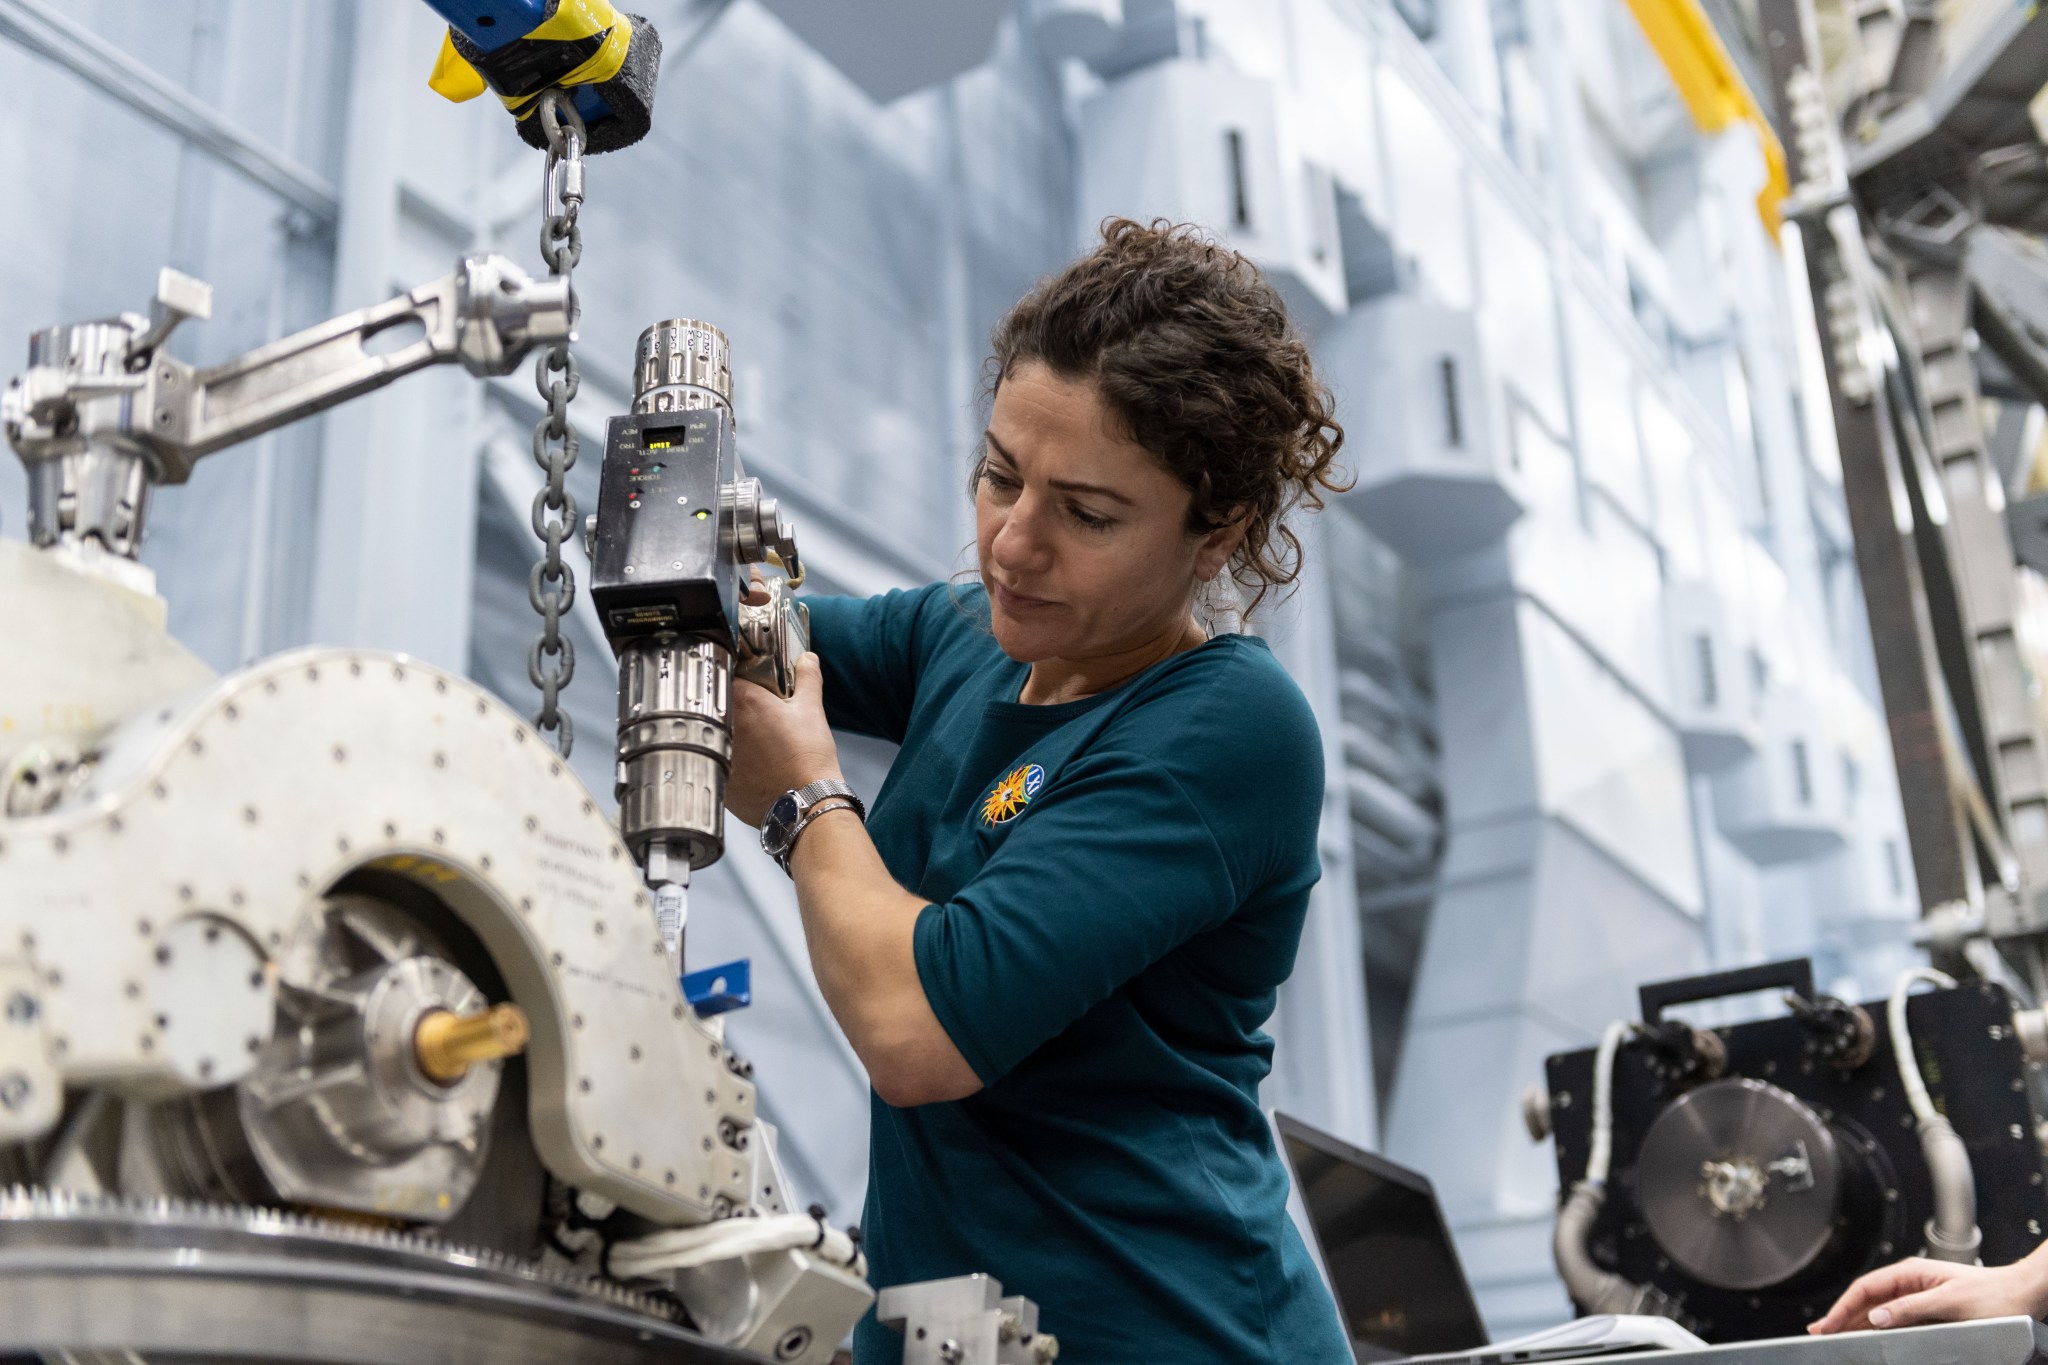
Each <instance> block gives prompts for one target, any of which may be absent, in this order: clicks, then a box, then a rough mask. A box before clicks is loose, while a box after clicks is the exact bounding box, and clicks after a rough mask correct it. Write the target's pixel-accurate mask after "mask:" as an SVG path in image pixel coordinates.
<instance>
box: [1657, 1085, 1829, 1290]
mask: <svg viewBox="0 0 2048 1365" xmlns="http://www.w3.org/2000/svg"><path fill="white" fill-rule="evenodd" d="M1841 1191H1842V1163H1841V1156H1840V1153H1839V1152H1838V1151H1837V1149H1836V1146H1835V1139H1834V1135H1833V1134H1832V1133H1830V1132H1829V1131H1828V1127H1827V1125H1826V1124H1825V1123H1823V1122H1821V1120H1820V1116H1819V1115H1817V1114H1815V1113H1814V1112H1813V1110H1811V1109H1809V1108H1807V1106H1806V1105H1805V1104H1803V1103H1801V1102H1800V1101H1799V1100H1798V1099H1796V1098H1794V1097H1793V1096H1792V1095H1790V1094H1787V1093H1786V1092H1785V1091H1783V1090H1780V1089H1779V1088H1778V1087H1776V1086H1774V1085H1766V1084H1765V1083H1764V1082H1762V1081H1754V1080H1739V1079H1737V1080H1725V1081H1715V1082H1713V1083H1712V1084H1710V1085H1703V1086H1701V1087H1699V1088H1698V1089H1697V1090H1693V1091H1689V1092H1688V1093H1686V1094H1685V1095H1682V1096H1680V1097H1679V1098H1678V1099H1676V1100H1674V1101H1672V1103H1671V1104H1669V1105H1667V1106H1666V1107H1665V1109H1664V1112H1663V1113H1661V1114H1659V1115H1658V1116H1657V1118H1656V1120H1655V1121H1654V1122H1652V1123H1651V1124H1650V1127H1649V1131H1648V1132H1646V1133H1645V1134H1644V1135H1643V1145H1642V1150H1641V1153H1640V1154H1639V1156H1638V1157H1637V1160H1636V1202H1637V1205H1638V1206H1639V1207H1640V1208H1641V1209H1642V1213H1643V1220H1644V1221H1645V1222H1646V1223H1648V1224H1649V1227H1650V1235H1651V1236H1652V1237H1654V1238H1655V1239H1656V1241H1657V1245H1658V1246H1659V1247H1660V1248H1662V1249H1663V1252H1664V1254H1665V1255H1666V1256H1668V1257H1670V1258H1671V1260H1672V1261H1673V1262H1675V1263H1676V1264H1677V1265H1678V1266H1680V1267H1681V1268H1682V1269H1684V1270H1685V1272H1686V1273H1687V1274H1689V1275H1691V1276H1692V1277H1693V1278H1694V1279H1696V1280H1699V1281H1701V1282H1702V1283H1704V1284H1709V1285H1713V1286H1715V1287H1716V1288H1719V1289H1762V1288H1764V1287H1766V1286H1769V1285H1774V1284H1781V1283H1783V1282H1784V1281H1786V1280H1788V1279H1790V1278H1791V1277H1792V1276H1794V1275H1797V1274H1798V1273H1799V1272H1800V1271H1802V1270H1804V1269H1806V1268H1807V1267H1808V1266H1810V1265H1812V1264H1813V1263H1814V1261H1815V1260H1816V1259H1818V1258H1819V1257H1820V1255H1821V1253H1822V1252H1823V1251H1825V1250H1826V1249H1827V1246H1828V1243H1829V1241H1830V1240H1831V1239H1832V1238H1833V1236H1834V1229H1835V1214H1836V1212H1837V1210H1838V1208H1839V1206H1840V1203H1841Z"/></svg>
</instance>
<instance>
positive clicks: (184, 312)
mask: <svg viewBox="0 0 2048 1365" xmlns="http://www.w3.org/2000/svg"><path fill="white" fill-rule="evenodd" d="M212 305H213V291H212V289H211V287H210V286H208V285H206V284H203V283H201V282H200V281H198V280H194V279H191V278H189V277H187V276H185V275H181V274H179V273H178V272H177V271H175V270H168V269H167V270H165V271H163V272H162V273H161V275H160V276H159V278H158V282H157V291H156V298H155V299H154V300H153V301H152V302H151V305H150V315H149V316H148V317H146V318H145V317H142V316H140V315H139V314H135V313H124V314H122V315H121V316H120V317H117V318H106V319H102V320H99V321H95V322H85V323H73V324H69V325H65V326H58V327H51V328H47V329H45V330H44V331H41V332H38V333H36V334H35V335H34V336H33V337H31V338H30V340H29V368H28V370H27V371H26V372H25V373H24V374H22V375H19V376H18V377H16V378H15V379H14V380H13V381H11V382H10V383H9V384H8V386H7V389H6V391H5V392H4V393H0V428H4V429H5V431H6V433H7V440H8V444H10V445H12V446H13V447H14V451H15V453H16V454H17V455H19V456H20V457H21V459H22V461H23V463H24V464H26V465H27V466H28V472H29V520H30V526H29V533H30V537H31V538H32V539H33V540H34V541H35V543H36V544H37V545H42V546H48V545H53V544H57V543H60V542H64V541H72V542H81V543H82V542H84V541H87V540H97V541H98V542H99V543H100V545H101V546H102V547H103V548H105V549H106V550H109V551H112V552H114V553H116V554H120V555H125V556H128V557H130V558H133V557H134V555H135V553H136V550H137V549H138V547H139V545H140V543H141V539H142V525H143V515H144V511H145V507H146V503H147V498H148V492H149V489H150V488H152V487H154V486H156V485H157V484H172V483H183V482H185V480H186V479H188V478H190V477H191V474H192V467H193V465H195V464H197V463H198V461H199V460H200V458H201V457H202V456H206V455H211V454H212V453H214V452H215V451H217V450H222V449H225V448H226V447H228V446H231V445H235V444H237V443H238V442H241V441H246V440H248V439H250V438H251V437H254V436H260V435H262V434H263V433H264V432H267V431H273V430H275V429H276V428H278V427H281V426H284V425H286V424H287V423H290V422H296V421H299V420H300V419H302V418H306V417H311V416H313V415H314V414H315V413H319V412H323V411H325V410H326V409H328V408H331V407H333V406H335V405H336V404H338V403H344V402H346V401H348V400H349V399H351V398H355V397H357V396H359V395H361V394H365V393H368V392H370V391H371V390H373V389H379V388H382V387H383V386H384V385H386V384H389V383H390V382H391V381H392V380H394V379H397V378H399V377H400V376H402V375H407V374H410V373H412V372H413V371H414V370H417V369H422V368H424V367H425V366H428V365H436V364H442V363H445V362H448V361H460V362H461V363H462V366H463V368H464V369H466V370H468V371H469V372H470V373H471V374H474V375H478V376H483V375H500V374H506V373H509V372H510V371H511V370H512V369H513V368H514V367H516V366H517V365H518V364H519V363H520V361H521V360H523V359H524V358H525V356H526V354H527V353H528V352H529V351H530V350H532V349H533V347H535V346H537V345H542V344H545V343H548V342H552V341H559V340H564V339H573V337H572V330H573V329H572V319H573V318H574V316H575V309H574V300H573V297H572V295H571V292H570V288H569V284H568V282H567V281H566V280H542V281H536V280H534V279H532V278H531V277H529V276H528V275H527V274H526V273H525V272H523V271H521V270H520V269H519V267H517V266H516V265H514V264H513V263H512V262H511V261H509V260H507V259H506V258H505V257H503V256H497V255H491V256H473V257H468V258H466V259H464V260H462V261H461V262H460V263H459V264H458V265H457V266H456V268H455V270H454V272H453V273H452V274H449V275H446V276H444V277H442V278H441V279H438V280H435V281H433V282H432V283H431V284H424V285H421V286H420V287H419V288H417V289H415V290H413V291H412V292H410V293H408V294H405V295H403V296H401V297H399V298H395V299H391V300H390V301H388V302H385V303H380V304H376V305H374V306H372V307H369V308H362V309H358V310H356V311H355V312H352V313H345V314H343V315H342V316H340V317H337V318H332V319H329V320H328V321H326V322H323V323H320V324H318V325H316V326H313V327H309V328H307V329H306V330H305V331H303V332H300V333H298V334H297V335H295V336H289V337H286V338H284V339H283V340H281V341H274V342H272V343H271V344H269V345H268V346H262V347H259V348H257V349H256V350H254V351H251V352H249V353H248V354H247V355H243V356H239V357H237V358H236V359H233V360H230V361H227V362H225V363H223V364H220V365H214V366H210V367H207V368H204V369H201V368H198V367H196V366H192V365H188V364H186V363H185V362H183V361H181V360H177V359H175V358H174V357H172V356H169V355H165V354H163V353H162V349H161V348H162V345H163V342H164V341H165V339H166V338H167V337H168V336H169V335H170V333H171V331H172V329H173V328H175V327H176V326H177V325H178V324H179V323H180V322H182V321H184V320H185V319H186V318H188V317H197V318H205V317H207V316H209V315H210V314H211V312H212ZM379 341H381V342H387V343H388V342H392V341H397V342H398V343H399V344H396V345H381V346H375V345H373V343H374V342H379Z"/></svg>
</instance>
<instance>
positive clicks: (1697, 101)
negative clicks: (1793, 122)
mask: <svg viewBox="0 0 2048 1365" xmlns="http://www.w3.org/2000/svg"><path fill="white" fill-rule="evenodd" d="M1628 7H1629V10H1630V12H1631V13H1633V14H1634V15H1635V17H1636V23H1637V24H1639V25H1641V27H1642V30H1643V36H1644V37H1645V38H1648V39H1649V40H1650V46H1651V48H1653V49H1654V50H1655V51H1656V53H1657V57H1658V60H1660V61H1662V62H1663V63H1664V69H1665V71H1667V72H1669V73H1670V75H1671V83H1672V85H1674V86H1676V87H1677V89H1678V97H1679V98H1680V99H1681V100H1683V101H1684V102H1685V107H1686V110H1687V111H1688V112H1689V113H1690V114H1691V115H1692V121H1693V124H1694V125H1695V126H1696V127H1698V128H1699V130H1700V131H1701V132H1703V133H1718V132H1720V131H1721V130H1722V129H1724V128H1727V127H1728V126H1729V125H1731V124H1735V123H1746V124H1748V125H1749V126H1750V127H1751V128H1753V129H1754V130H1755V131H1756V137H1757V141H1758V142H1759V143H1760V144H1762V146H1763V153H1764V166H1765V170H1766V176H1765V183H1764V188H1763V191H1762V193H1760V194H1758V195H1757V197H1756V211H1757V213H1758V214H1759V215H1760V216H1761V217H1762V218H1763V220H1764V226H1765V227H1766V228H1767V229H1769V231H1770V234H1771V240H1772V241H1774V242H1775V241H1776V240H1777V239H1778V221H1779V218H1778V215H1779V211H1780V207H1781V206H1782V205H1783V204H1784V202H1785V199H1786V198H1787V196H1789V195H1790V194H1791V193H1792V186H1791V182H1790V181H1789V180H1788V178H1787V176H1786V172H1785V149H1784V147H1783V146H1781V145H1780V144H1779V142H1778V135H1777V133H1776V132H1774V131H1773V130H1772V128H1771V125H1770V121H1769V120H1768V119H1766V118H1765V117H1764V115H1763V111H1762V110H1761V109H1759V108H1758V107H1757V103H1756V97H1755V96H1754V95H1752V94H1751V93H1750V90H1749V87H1748V86H1747V85H1746V84H1744V83H1743V80H1742V75H1741V73H1740V72H1739V71H1737V70H1736V68H1735V60H1734V59H1733V58H1732V57H1730V56H1729V55H1728V49H1727V48H1725V47H1723V46H1722V45H1721V38H1720V35H1719V34H1717V33H1715V32H1714V24H1713V21H1712V20H1711V19H1709V18H1707V15H1706V11H1705V10H1703V9H1701V8H1700V3H1699V0H1628Z"/></svg>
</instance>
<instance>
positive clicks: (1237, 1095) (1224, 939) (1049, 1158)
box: [808, 584, 1363, 1365]
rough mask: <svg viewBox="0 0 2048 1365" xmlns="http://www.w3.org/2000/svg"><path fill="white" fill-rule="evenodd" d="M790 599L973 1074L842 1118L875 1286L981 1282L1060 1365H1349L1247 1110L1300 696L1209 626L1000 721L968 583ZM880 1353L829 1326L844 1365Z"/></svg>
mask: <svg viewBox="0 0 2048 1365" xmlns="http://www.w3.org/2000/svg"><path fill="white" fill-rule="evenodd" d="M808 600H809V602H810V609H811V624H812V633H813V648H815V649H816V651H817V652H818V655H819V657H820V659H821V660H822V662H823V667H824V683H825V709H826V714H827V716H828V718H829V719H830V720H831V722H832V724H833V725H834V726H835V727H836V728H839V729H844V730H852V731H856V732H858V733H862V734H867V735H874V736H877V737H880V738H882V739H886V740H890V741H893V742H895V743H897V744H899V745H901V746H902V747H901V750H900V752H899V753H898V755H897V758H896V762H895V764H894V765H893V766H892V767H891V769H890V771H889V776H888V780H887V781H885V782H884V783H883V784H882V789H881V791H879V792H878V793H876V794H875V796H874V800H873V802H872V803H871V805H870V809H869V816H868V829H869V832H870V833H871V834H872V836H873V838H874V841H875V846H876V848H877V849H878V850H879V851H880V853H881V856H882V860H883V862H884V863H885V864H886V865H887V866H888V868H889V871H890V873H891V874H892V875H893V876H894V877H895V878H896V880H897V881H898V882H899V883H901V884H902V885H903V886H904V887H905V888H907V889H909V890H910V891H911V892H913V893H914V894H916V895H918V896H921V897H923V898H924V899H925V900H927V901H928V902H930V904H928V905H927V906H926V907H925V908H924V910H923V911H922V912H921V913H920V915H919V917H918V920H917V924H916V928H915V951H916V960H917V971H918V976H919V978H920V980H921V981H922V983H923V986H924V990H925V994H926V996H927V997H928V998H929V999H930V1001H931V1005H932V1009H933V1011H934V1012H935V1013H936V1014H937V1015H938V1019H939V1022H940V1024H941V1025H943V1026H944V1028H945V1030H946V1032H947V1034H948V1036H950V1037H951V1039H952V1040H953V1043H954V1045H955V1046H956V1047H958V1048H959V1050H960V1053H961V1055H962V1056H963V1057H964V1058H966V1060H967V1062H968V1064H969V1065H970V1066H972V1067H973V1068H974V1072H975V1074H976V1075H977V1076H978V1077H980V1079H981V1082H982V1085H983V1089H982V1090H980V1091H979V1092H977V1093H976V1094H974V1095H971V1096H969V1097H968V1098H966V1099H964V1100H958V1101H953V1102H948V1103H940V1104H927V1105H920V1106H917V1107H915V1108H909V1109H897V1108H893V1107H891V1106H890V1105H887V1104H884V1103H883V1102H882V1101H881V1100H880V1099H879V1098H874V1099H872V1101H871V1123H872V1135H871V1147H870V1158H869V1175H868V1196H867V1209H866V1213H865V1215H864V1217H863V1219H862V1230H863V1233H864V1236H865V1243H866V1248H867V1254H868V1258H869V1265H870V1269H871V1274H872V1277H873V1280H874V1283H875V1284H876V1285H878V1286H882V1285H890V1284H901V1283H906V1282H911V1281H917V1280H929V1279H937V1278H941V1277H945V1276H950V1275H960V1274H965V1273H968V1272H970V1271H977V1270H979V1271H987V1272H989V1273H990V1274H992V1275H994V1276H995V1277H996V1278H997V1279H999V1280H1001V1281H1002V1284H1003V1288H1004V1292H1006V1293H1012V1294H1024V1295H1026V1296H1028V1297H1030V1298H1032V1299H1033V1300H1035V1301H1036V1302H1037V1303H1038V1305H1039V1320H1040V1323H1041V1324H1042V1326H1043V1327H1044V1328H1045V1330H1047V1331H1049V1332H1053V1333H1055V1334H1056V1335H1058V1337H1059V1338H1060V1344H1061V1347H1062V1350H1061V1356H1060V1358H1061V1360H1062V1361H1063V1362H1067V1361H1072V1362H1080V1365H1096V1363H1104V1365H1107V1363H1111V1362H1114V1363H1118V1365H1121V1363H1122V1362H1130V1363H1131V1365H1136V1362H1141V1361H1143V1362H1155V1361H1172V1362H1188V1361H1211V1360H1213V1361H1264V1360H1286V1361H1289V1362H1323V1361H1328V1362H1340V1361H1341V1362H1348V1361H1350V1360H1351V1358H1352V1357H1351V1352H1350V1350H1349V1349H1348V1347H1347V1346H1346V1344H1345V1342H1344V1338H1343V1335H1342V1332H1341V1329H1340V1328H1339V1326H1338V1323H1337V1316H1336V1308H1335V1305H1334V1304H1332V1302H1331V1301H1330V1297H1329V1294H1328V1292H1327V1291H1326V1290H1325V1289H1324V1287H1323V1285H1322V1282H1321V1281H1320V1280H1319V1279H1318V1277H1317V1276H1316V1273H1315V1270H1314V1268H1313V1266H1312V1265H1311V1263H1310V1261H1309V1258H1308V1253H1307V1251H1306V1249H1305V1248H1304V1247H1303V1246H1302V1243H1301V1239H1300V1237H1299V1235H1298V1234H1297V1233H1296V1232H1295V1230H1294V1226H1293V1224H1292V1223H1291V1222H1290V1221H1289V1219H1288V1217H1287V1209H1286V1204H1287V1177H1286V1173H1285V1171H1284V1170H1283V1169H1282V1167H1281V1165H1280V1162H1279V1158H1278V1155H1277V1153H1276V1152H1275V1151H1274V1148H1273V1143H1272V1138H1271V1133H1270V1130H1269V1129H1268V1127H1267V1125H1266V1122H1265V1118H1264V1116H1263V1114H1262V1113H1261V1112H1260V1109H1259V1103H1258V1087H1259V1083H1260V1081H1261V1080H1263V1079H1264V1078H1265V1076H1266V1074H1267V1072H1268V1071H1269V1070H1270V1069H1271V1064H1272V1055H1273V1043H1272V1040H1271V1039H1270V1038H1268V1037H1267V1036H1266V1035H1265V1034H1264V1033H1263V1032H1261V1031H1260V1026H1261V1025H1262V1024H1264V1022H1265V1021H1266V1019H1267V1018H1268V1017H1270V1016H1271V1014H1272V1012H1273V1006H1274V1001H1275V992H1276V989H1277V987H1278V986H1279V984H1280V983H1281V982H1282V981H1284V980H1285V979H1286V978H1287V976H1288V975H1289V973H1290V972H1291V971H1292V970H1293V967H1294V957H1295V950H1296V947H1297V945H1298V944H1299V942H1300V938H1301V927H1302V920H1303V917H1304V916H1305V914H1306V912H1307V908H1308V896H1309V889H1310V888H1311V887H1312V886H1313V885H1314V884H1315V881H1316V879H1317V877H1318V876H1319V875H1320V867H1319V864H1318V861H1317V857H1316V830H1317V822H1318V819H1319V816H1320V811H1321V807H1322V797H1323V761H1322V744H1321V741H1320V738H1319V736H1318V733H1317V730H1316V723H1315V717H1314V715H1313V713H1312V712H1311V711H1310V709H1309V706H1308V703H1307V701H1306V700H1305V699H1304V698H1303V697H1302V695H1301V693H1300V691H1299V689H1297V688H1296V687H1295V685H1294V683H1293V681H1292V680H1291V679H1290V678H1289V677H1288V676H1287V674H1286V673H1285V671H1284V670H1282V669H1281V667H1280V666H1279V664H1278V663H1277V662H1276V661H1275V660H1274V658H1273V656H1272V654H1271V652H1270V651H1269V650H1268V649H1267V647H1266V645H1265V642H1264V641H1262V640H1258V639H1256V638H1253V637H1250V636H1235V635H1233V636H1223V637H1220V638H1217V639H1214V640H1211V641H1209V642H1208V643H1206V644H1204V645H1201V646H1199V647H1197V648H1195V649H1193V650H1189V651H1187V652H1185V653H1182V654H1178V655H1175V656H1174V657H1172V658H1170V659H1168V660H1165V661H1164V662H1162V663H1159V664H1156V665H1154V666H1153V667H1151V668H1148V669H1146V670H1145V671H1144V672H1142V673H1140V674H1139V675H1138V676H1137V677H1135V678H1133V679H1131V680H1130V681H1129V682H1126V683H1124V684H1123V685H1121V686H1119V687H1117V688H1115V689H1112V690H1111V691H1109V692H1106V693H1103V694H1101V695H1098V696H1094V697H1089V698H1085V699H1083V700H1081V701H1076V702H1067V703H1061V704H1057V705H1050V706H1031V705H1025V704H1022V703H1020V702H1019V701H1018V700H1017V697H1018V695H1019V692H1020V690H1021V689H1022V687H1023V684H1024V679H1025V676H1026V674H1027V673H1028V671H1029V670H1028V668H1027V666H1026V665H1024V664H1020V663H1017V662H1016V661H1014V660H1012V659H1010V658H1009V657H1007V656H1006V655H1004V654H1003V652H1002V651H1001V650H1000V649H999V648H998V647H997V645H996V643H995V640H994V638H993V637H992V636H991V635H990V634H989V633H988V631H987V629H986V626H985V621H986V611H987V608H986V599H985V598H984V596H983V594H982V593H981V591H980V589H978V588H976V589H971V590H967V591H956V590H952V589H949V588H948V587H947V585H944V584H933V585H931V586H930V587H927V588H924V589H921V590H918V591H914V592H893V593H889V594H886V595H884V596H882V597H876V598H870V599H855V598H811V599H808ZM1362 1064H1363V1063H1362V1062H1361V1065H1362ZM901 1351H902V1338H901V1337H899V1336H898V1335H897V1334H896V1333H895V1332H894V1331H892V1330H890V1329H888V1328H885V1327H883V1326H881V1325H880V1324H878V1323H877V1322H876V1321H875V1318H874V1315H873V1314H872V1313H871V1314H869V1316H868V1317H867V1319H866V1320H864V1321H863V1322H862V1323H861V1325H860V1327H859V1329H858V1330H857V1331H856V1333H855V1339H854V1357H855V1360H856V1361H857V1362H858V1365H895V1363H896V1362H897V1361H898V1360H899V1359H900V1356H901Z"/></svg>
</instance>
